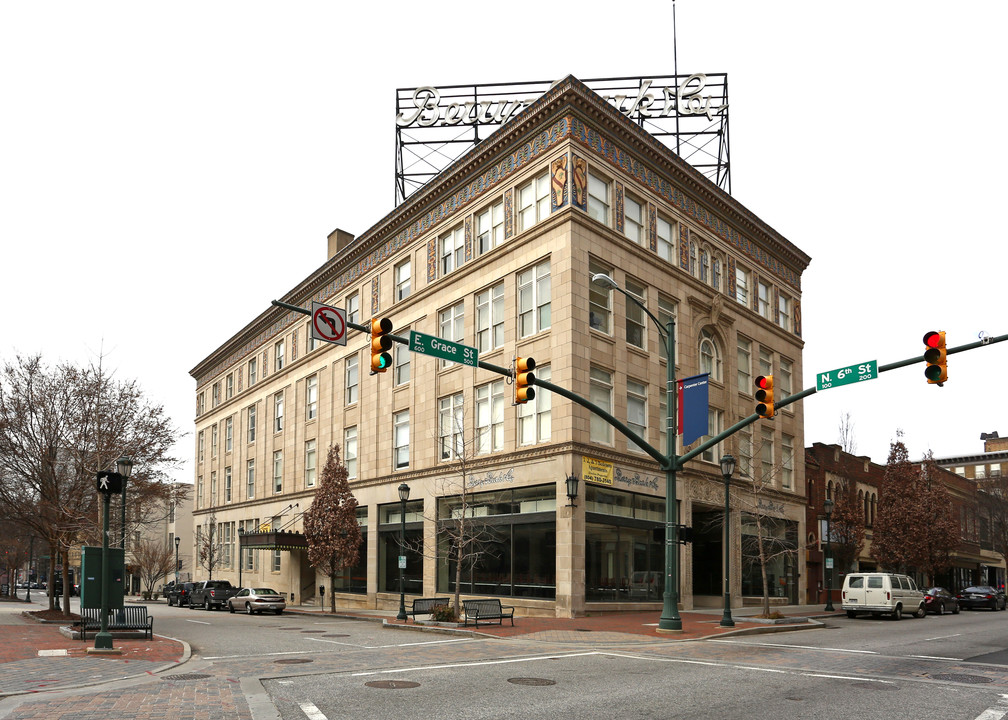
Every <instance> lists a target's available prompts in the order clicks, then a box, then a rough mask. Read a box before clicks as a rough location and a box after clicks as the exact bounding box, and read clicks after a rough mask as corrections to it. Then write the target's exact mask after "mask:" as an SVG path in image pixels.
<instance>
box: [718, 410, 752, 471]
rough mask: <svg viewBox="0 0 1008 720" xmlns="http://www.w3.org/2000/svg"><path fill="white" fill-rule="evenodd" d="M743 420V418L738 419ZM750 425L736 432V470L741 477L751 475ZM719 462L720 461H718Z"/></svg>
mask: <svg viewBox="0 0 1008 720" xmlns="http://www.w3.org/2000/svg"><path fill="white" fill-rule="evenodd" d="M739 419H740V420H744V419H745V418H739ZM752 428H753V426H752V425H746V426H745V427H744V428H742V429H741V430H739V431H738V435H737V437H738V454H739V461H738V470H739V475H740V476H741V477H749V476H751V475H752ZM719 460H720V459H719Z"/></svg>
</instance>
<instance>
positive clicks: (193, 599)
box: [188, 580, 238, 610]
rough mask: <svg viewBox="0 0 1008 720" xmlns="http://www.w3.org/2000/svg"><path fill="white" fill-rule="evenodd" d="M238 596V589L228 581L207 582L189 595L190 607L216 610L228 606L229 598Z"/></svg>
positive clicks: (197, 586)
mask: <svg viewBox="0 0 1008 720" xmlns="http://www.w3.org/2000/svg"><path fill="white" fill-rule="evenodd" d="M237 594H238V588H236V587H234V586H233V585H231V583H230V582H228V581H227V580H205V581H204V582H198V583H196V584H195V585H194V586H193V589H192V592H190V593H189V603H188V604H189V607H191V608H192V607H202V608H203V609H204V610H216V609H217V608H222V607H224V606H225V605H226V604H227V601H228V598H230V597H234V596H235V595H237Z"/></svg>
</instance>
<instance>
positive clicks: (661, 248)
mask: <svg viewBox="0 0 1008 720" xmlns="http://www.w3.org/2000/svg"><path fill="white" fill-rule="evenodd" d="M655 230H656V232H655V235H657V236H658V257H660V258H662V259H663V260H668V261H669V262H671V263H674V262H675V261H676V255H675V225H674V224H673V223H672V221H671V220H668V219H667V218H665V216H663V215H659V216H658V220H657V225H656V227H655Z"/></svg>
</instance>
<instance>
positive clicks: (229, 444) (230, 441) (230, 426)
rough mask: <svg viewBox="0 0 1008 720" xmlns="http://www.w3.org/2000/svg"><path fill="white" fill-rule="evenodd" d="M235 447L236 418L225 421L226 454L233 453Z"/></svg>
mask: <svg viewBox="0 0 1008 720" xmlns="http://www.w3.org/2000/svg"><path fill="white" fill-rule="evenodd" d="M233 447H234V418H233V417H229V418H228V419H227V420H225V421H224V452H231V450H232V448H233Z"/></svg>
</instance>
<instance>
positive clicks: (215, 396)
mask: <svg viewBox="0 0 1008 720" xmlns="http://www.w3.org/2000/svg"><path fill="white" fill-rule="evenodd" d="M218 405H220V381H219V380H218V381H217V382H215V383H214V384H213V406H214V407H217V406H218Z"/></svg>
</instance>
